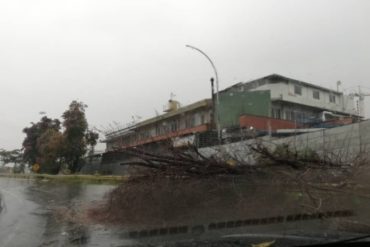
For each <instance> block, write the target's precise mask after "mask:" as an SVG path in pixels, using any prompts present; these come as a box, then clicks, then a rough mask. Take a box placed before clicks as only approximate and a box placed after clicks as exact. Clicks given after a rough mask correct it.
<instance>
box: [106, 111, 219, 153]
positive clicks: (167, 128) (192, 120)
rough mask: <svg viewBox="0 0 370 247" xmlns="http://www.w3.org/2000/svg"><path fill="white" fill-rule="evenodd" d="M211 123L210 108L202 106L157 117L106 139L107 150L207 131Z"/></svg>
mask: <svg viewBox="0 0 370 247" xmlns="http://www.w3.org/2000/svg"><path fill="white" fill-rule="evenodd" d="M211 125H212V109H210V108H209V107H202V108H199V109H195V110H192V111H189V112H184V113H181V114H178V115H174V116H172V117H170V118H166V119H162V120H161V119H159V120H158V121H155V122H153V123H150V124H147V125H145V126H141V127H138V128H134V129H133V130H132V131H130V132H127V133H125V134H123V135H121V136H118V137H116V138H112V139H110V140H107V141H106V144H107V151H112V150H115V149H116V148H123V147H133V146H138V145H144V144H147V143H151V142H159V141H165V140H167V139H171V138H175V137H178V136H184V135H189V134H193V133H198V132H203V131H208V130H209V128H210V127H211Z"/></svg>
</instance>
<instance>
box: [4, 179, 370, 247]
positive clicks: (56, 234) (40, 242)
mask: <svg viewBox="0 0 370 247" xmlns="http://www.w3.org/2000/svg"><path fill="white" fill-rule="evenodd" d="M236 186H238V185H236ZM114 187H115V186H114V185H107V184H89V183H82V182H60V181H59V182H55V181H53V180H26V179H14V178H0V198H1V200H0V201H1V202H0V246H1V247H10V246H130V245H142V244H159V243H160V245H162V246H163V242H166V243H172V244H173V245H174V246H184V243H185V245H186V243H188V242H187V241H189V240H192V241H193V245H192V246H194V243H195V244H196V245H197V244H200V243H202V245H205V246H218V245H217V244H216V245H215V244H214V243H213V242H212V241H219V239H220V238H221V239H222V241H229V242H230V241H231V239H233V240H232V241H231V242H230V243H231V244H228V245H226V246H250V243H259V242H264V241H276V244H275V245H274V246H290V245H298V244H299V243H301V244H303V243H305V244H307V243H311V242H325V241H327V240H328V239H329V238H330V239H335V238H337V239H341V238H346V237H350V236H355V235H352V234H351V235H348V236H347V235H346V234H345V233H344V232H343V231H342V230H343V229H344V230H346V231H347V230H348V229H347V228H343V225H344V226H348V224H350V227H352V228H353V229H355V230H356V231H357V233H359V234H365V233H370V232H369V231H368V229H370V228H367V226H368V223H369V222H370V220H369V219H370V217H369V216H370V213H369V212H370V210H369V209H370V203H369V202H370V200H369V199H367V198H366V197H361V198H359V197H352V196H350V197H347V198H345V199H343V198H342V202H347V203H341V202H340V200H339V201H336V205H334V207H333V208H332V209H330V208H326V209H325V210H324V211H323V212H324V214H325V215H322V213H321V215H320V213H317V214H310V215H308V214H306V213H305V211H299V210H298V211H297V210H292V211H289V212H288V211H286V212H285V211H284V209H285V207H286V206H287V205H288V204H289V203H290V202H288V201H287V200H286V198H284V197H283V196H281V197H280V196H279V195H276V194H275V195H274V194H268V192H267V193H266V194H267V196H268V197H271V198H273V199H272V200H271V201H268V200H267V201H264V203H263V204H261V205H262V206H263V208H261V205H260V206H258V207H259V208H258V210H256V212H259V213H256V215H252V216H250V215H249V216H248V215H247V214H245V216H242V215H238V216H237V217H232V215H230V216H227V217H226V218H225V217H223V216H222V215H220V217H219V218H218V217H215V218H213V219H209V220H204V221H203V222H199V221H197V218H198V219H199V218H200V217H196V216H195V217H194V221H193V222H194V224H191V223H190V224H189V221H188V222H187V223H186V224H184V223H183V222H178V224H174V225H173V226H172V227H161V226H158V227H153V226H150V227H148V229H145V227H144V228H143V227H141V228H140V229H136V230H135V229H132V228H126V227H124V226H109V225H102V224H92V223H91V221H86V222H84V221H81V220H76V221H73V220H69V219H67V218H68V217H67V215H66V219H63V214H62V217H60V214H59V217H57V215H58V212H59V211H68V209H71V208H82V209H83V208H84V207H86V205H94V204H96V203H97V201H99V200H101V199H102V198H103V196H104V195H105V194H106V193H107V192H108V191H110V190H111V189H112V188H114ZM253 191H254V192H256V190H251V194H253ZM270 193H271V192H270ZM274 193H275V192H274ZM251 198H252V197H251ZM254 198H256V197H254ZM293 198H294V197H293ZM257 199H258V197H257ZM225 200H228V198H227V196H226V197H225ZM283 200H285V202H284V201H283ZM287 202H288V203H287ZM223 205H226V206H225V207H227V203H226V204H225V203H224V202H223ZM251 205H252V204H251ZM253 205H256V204H253ZM257 205H258V204H257ZM274 209H277V210H276V211H274ZM246 211H249V210H246ZM229 213H230V212H229ZM227 219H229V220H227ZM338 219H339V220H341V219H344V220H343V222H344V223H345V224H343V222H342V224H340V225H341V227H339V228H338ZM190 222H191V221H190ZM346 222H347V223H346ZM356 222H357V223H360V224H356ZM352 228H351V231H352V230H353V229H352ZM245 237H247V238H248V239H249V240H248V241H247V242H243V241H244V240H242V239H243V238H245ZM235 239H237V240H235ZM283 239H285V240H283ZM235 241H237V242H235ZM220 246H221V245H220Z"/></svg>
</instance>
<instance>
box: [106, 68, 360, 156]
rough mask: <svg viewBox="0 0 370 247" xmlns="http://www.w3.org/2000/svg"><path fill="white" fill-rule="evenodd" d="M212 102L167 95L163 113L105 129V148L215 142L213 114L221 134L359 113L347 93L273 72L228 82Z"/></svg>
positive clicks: (314, 123) (319, 122)
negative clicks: (186, 101)
mask: <svg viewBox="0 0 370 247" xmlns="http://www.w3.org/2000/svg"><path fill="white" fill-rule="evenodd" d="M213 105H214V104H213V102H212V100H211V99H204V100H201V101H198V102H195V103H193V104H190V105H187V106H184V107H180V105H179V103H178V102H176V101H174V100H170V101H169V102H168V105H167V107H166V109H165V110H164V112H165V113H164V114H162V115H159V116H156V117H153V118H150V119H147V120H144V121H142V122H138V123H135V124H132V125H130V126H128V127H126V128H123V129H120V130H117V131H114V132H111V133H108V134H107V135H106V140H105V142H106V144H107V151H113V150H117V149H121V148H128V147H137V146H145V147H150V148H151V150H153V149H154V150H155V146H156V145H157V144H163V143H165V142H168V141H169V140H170V141H171V142H172V144H173V146H175V147H181V146H186V145H187V144H189V143H190V144H197V145H198V146H207V145H214V144H217V143H218V142H217V140H215V138H217V134H216V130H215V126H216V124H215V119H219V121H220V126H221V128H222V130H223V136H224V137H226V136H227V133H228V131H229V130H237V131H236V132H237V133H241V132H240V131H239V130H240V129H253V130H257V131H259V132H261V133H262V134H263V133H265V132H269V133H273V132H277V131H279V130H282V129H291V130H297V129H299V128H302V129H307V128H313V127H333V126H337V125H344V124H348V123H352V119H353V118H361V117H362V116H359V113H358V111H357V109H356V106H355V103H354V100H353V98H351V97H350V96H347V95H344V94H343V93H342V92H338V91H335V90H331V89H328V88H324V87H321V86H318V85H314V84H310V83H307V82H303V81H299V80H296V79H291V78H288V77H285V76H281V75H277V74H272V75H269V76H266V77H263V78H260V79H256V80H253V81H249V82H245V83H238V84H235V85H233V86H231V87H228V88H226V89H224V90H222V91H220V92H219V107H218V109H214V107H213ZM214 113H215V114H219V118H214V117H213V116H215V114H214ZM238 131H239V132H238ZM239 139H240V138H239Z"/></svg>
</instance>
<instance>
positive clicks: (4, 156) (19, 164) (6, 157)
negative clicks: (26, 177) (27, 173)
mask: <svg viewBox="0 0 370 247" xmlns="http://www.w3.org/2000/svg"><path fill="white" fill-rule="evenodd" d="M22 155H23V154H22V150H20V149H14V150H10V151H7V150H5V149H0V161H1V163H2V164H3V165H5V164H9V163H13V164H14V168H13V169H14V172H24V162H23V157H22Z"/></svg>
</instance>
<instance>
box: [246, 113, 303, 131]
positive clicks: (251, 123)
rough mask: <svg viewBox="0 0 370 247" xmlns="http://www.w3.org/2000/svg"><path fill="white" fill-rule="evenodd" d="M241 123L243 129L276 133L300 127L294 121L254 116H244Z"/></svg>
mask: <svg viewBox="0 0 370 247" xmlns="http://www.w3.org/2000/svg"><path fill="white" fill-rule="evenodd" d="M239 121H240V127H241V128H250V127H253V128H254V129H256V130H262V131H270V130H271V131H275V130H277V129H295V128H299V127H300V126H299V124H298V123H296V122H293V121H287V120H281V119H274V118H269V117H260V116H252V115H243V116H241V117H240V118H239Z"/></svg>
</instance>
